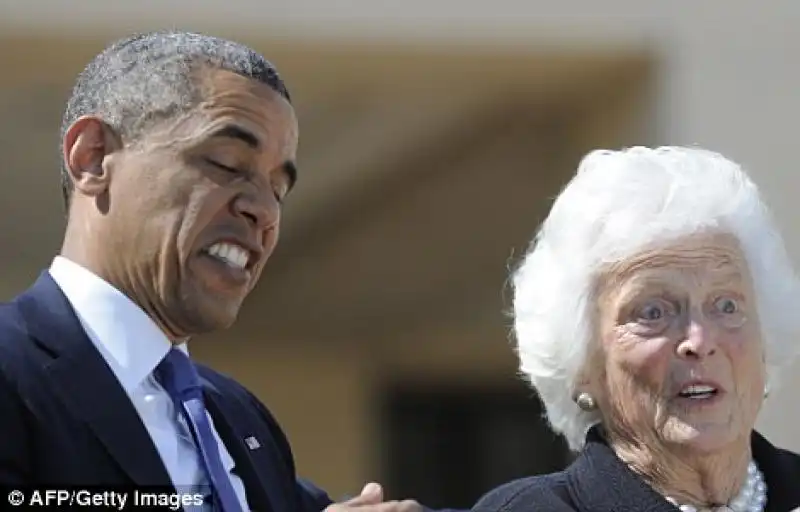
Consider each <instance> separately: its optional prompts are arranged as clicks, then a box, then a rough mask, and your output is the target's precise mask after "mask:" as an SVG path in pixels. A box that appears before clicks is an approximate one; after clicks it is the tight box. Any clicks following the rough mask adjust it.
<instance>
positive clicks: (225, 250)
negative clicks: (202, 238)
mask: <svg viewBox="0 0 800 512" xmlns="http://www.w3.org/2000/svg"><path fill="white" fill-rule="evenodd" d="M208 254H210V255H211V256H214V257H215V258H217V259H219V260H222V261H224V262H225V263H227V264H228V265H230V266H231V267H233V268H238V269H243V268H245V267H246V266H247V260H248V259H250V255H249V254H248V252H247V251H246V250H245V249H242V248H241V247H239V246H238V245H233V244H228V243H218V244H214V245H212V246H211V247H209V248H208Z"/></svg>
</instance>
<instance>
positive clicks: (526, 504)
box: [472, 472, 576, 512]
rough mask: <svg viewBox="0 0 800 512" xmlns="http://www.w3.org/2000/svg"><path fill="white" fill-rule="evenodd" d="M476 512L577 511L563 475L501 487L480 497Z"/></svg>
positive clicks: (543, 476)
mask: <svg viewBox="0 0 800 512" xmlns="http://www.w3.org/2000/svg"><path fill="white" fill-rule="evenodd" d="M472 510H473V511H475V512H526V511H535V510H549V511H553V512H567V511H572V510H576V509H575V505H574V504H573V503H572V500H571V499H570V497H569V493H568V492H567V476H566V473H564V472H559V473H550V474H547V475H538V476H531V477H526V478H520V479H518V480H513V481H511V482H508V483H506V484H503V485H501V486H499V487H496V488H495V489H492V490H491V491H489V492H487V493H486V494H484V495H483V497H481V498H480V499H479V500H478V502H477V503H476V504H475V506H474V507H472Z"/></svg>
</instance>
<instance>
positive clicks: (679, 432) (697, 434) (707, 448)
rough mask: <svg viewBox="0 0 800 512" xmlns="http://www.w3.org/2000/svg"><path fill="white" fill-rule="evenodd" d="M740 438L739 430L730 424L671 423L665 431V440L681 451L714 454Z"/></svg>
mask: <svg viewBox="0 0 800 512" xmlns="http://www.w3.org/2000/svg"><path fill="white" fill-rule="evenodd" d="M738 437H739V431H738V429H736V428H734V427H733V425H732V424H731V423H730V422H726V423H720V422H705V423H689V422H685V421H674V422H670V424H668V425H667V426H666V428H665V431H664V440H665V441H666V442H667V443H668V444H670V445H672V446H674V447H676V448H678V449H681V450H689V451H691V452H694V453H697V452H701V453H713V452H716V451H719V450H723V449H725V447H727V446H729V445H730V444H731V443H732V442H734V441H735V440H736V439H737V438H738Z"/></svg>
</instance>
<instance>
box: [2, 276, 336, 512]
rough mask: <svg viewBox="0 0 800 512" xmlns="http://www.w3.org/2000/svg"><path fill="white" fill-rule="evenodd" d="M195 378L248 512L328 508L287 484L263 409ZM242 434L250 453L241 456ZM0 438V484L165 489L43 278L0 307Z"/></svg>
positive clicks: (117, 389) (122, 399)
mask: <svg viewBox="0 0 800 512" xmlns="http://www.w3.org/2000/svg"><path fill="white" fill-rule="evenodd" d="M199 371H200V376H201V378H202V380H203V387H204V392H205V397H206V402H207V406H208V409H209V412H210V413H211V415H212V417H213V418H214V423H215V425H216V427H217V430H218V432H219V435H220V437H221V438H222V439H223V441H224V442H225V446H226V447H227V448H228V450H229V451H230V453H231V456H232V457H233V458H234V460H235V463H236V471H237V474H238V475H239V477H240V478H241V479H242V481H243V482H244V485H245V488H246V490H247V498H248V501H249V503H250V506H251V507H252V509H253V510H256V511H271V512H296V511H308V512H311V511H314V512H317V511H320V510H323V509H324V508H325V507H326V506H328V505H329V504H330V503H331V500H330V498H329V497H328V495H327V494H326V493H325V492H324V491H322V490H321V489H319V488H317V487H315V486H314V485H312V484H311V483H309V482H306V481H302V480H298V479H297V478H296V475H295V468H294V462H293V459H292V452H291V449H290V447H289V443H288V442H287V440H286V438H285V437H284V434H283V432H282V431H281V429H280V427H279V426H278V424H277V422H276V421H275V419H274V418H273V417H272V416H271V415H270V413H269V411H268V410H267V409H266V408H265V407H264V406H263V405H262V404H261V403H260V402H259V401H258V400H257V399H256V398H255V397H254V396H253V395H252V394H250V393H249V392H248V391H247V390H246V389H244V388H243V387H242V386H240V385H239V384H237V383H236V382H234V381H233V380H231V379H230V378H228V377H225V376H223V375H220V374H219V373H216V372H214V371H213V370H210V369H208V368H205V367H201V368H200V370H199ZM250 436H253V437H255V438H256V439H257V440H258V441H259V444H260V447H257V448H255V449H250V448H248V446H247V445H246V444H245V442H244V440H245V439H246V438H248V437H250ZM0 440H2V441H1V442H0V484H8V485H10V484H38V485H54V486H55V485H77V486H82V485H130V484H133V485H137V484H138V485H171V483H170V477H169V474H168V473H167V470H166V468H165V467H164V465H163V463H162V462H161V458H160V457H159V455H158V452H157V450H156V448H155V446H154V444H153V442H152V440H151V439H150V437H149V435H148V433H147V430H146V429H145V427H144V425H143V424H142V422H141V420H140V418H139V416H138V414H137V413H136V410H135V409H134V408H133V405H132V404H131V402H130V400H129V399H128V397H127V395H126V394H125V392H124V390H123V388H122V386H121V385H120V384H119V383H118V382H117V380H116V378H115V376H114V374H113V373H112V372H111V369H110V368H109V367H108V366H107V365H106V362H105V360H104V359H103V358H102V356H101V355H100V353H99V352H98V351H97V350H96V348H95V347H94V345H93V344H92V342H91V341H90V340H89V338H88V337H87V336H86V334H85V333H84V331H83V328H82V327H81V325H80V323H79V321H78V319H77V317H76V316H75V314H74V312H73V310H72V308H71V306H70V304H69V302H68V301H67V299H66V297H65V296H64V295H63V294H62V292H61V290H60V289H59V288H58V286H57V285H56V283H55V282H54V281H53V279H52V278H51V277H50V275H49V274H48V273H44V274H42V276H41V277H40V278H39V279H38V280H37V282H36V283H35V284H34V285H33V287H32V288H31V289H29V290H28V291H27V292H25V293H24V294H22V295H21V296H19V297H17V298H16V299H14V300H13V301H12V302H11V303H8V304H2V305H0ZM251 444H252V443H251Z"/></svg>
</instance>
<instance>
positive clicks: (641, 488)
mask: <svg viewBox="0 0 800 512" xmlns="http://www.w3.org/2000/svg"><path fill="white" fill-rule="evenodd" d="M752 449H753V457H754V458H755V460H756V463H757V464H758V466H759V468H760V469H761V471H762V472H763V473H764V479H765V481H766V483H767V507H766V509H765V510H766V512H788V511H790V510H792V509H794V508H795V507H798V506H800V488H798V486H797V484H796V483H797V482H800V456H797V455H794V454H791V453H789V452H786V451H784V450H779V449H777V448H775V447H774V446H772V445H771V444H770V443H769V441H767V440H766V439H764V437H763V436H761V435H760V434H759V433H757V432H753V434H752ZM566 474H567V481H568V492H569V493H570V495H571V496H572V498H573V500H574V501H575V504H576V506H577V509H578V510H587V511H589V510H591V511H592V512H675V511H676V510H677V508H676V507H674V506H673V505H671V504H670V503H669V502H667V501H666V500H665V499H664V498H663V497H662V496H661V495H660V494H658V493H657V492H656V491H654V490H653V489H652V488H651V487H650V486H649V485H647V484H646V483H645V482H644V480H642V479H641V478H640V477H639V476H638V475H636V474H635V473H634V472H633V471H632V470H631V469H630V468H629V467H628V466H627V465H626V464H625V463H623V462H622V461H621V460H620V459H619V458H618V457H617V456H616V454H615V453H614V451H613V450H612V449H611V447H610V446H608V444H607V443H606V441H605V439H604V436H603V434H602V429H601V428H600V427H598V426H595V427H592V428H591V429H590V430H589V432H588V434H587V436H586V445H585V447H584V449H583V451H582V452H581V454H580V455H579V456H578V458H577V459H576V460H575V462H573V463H572V465H570V467H569V468H567V470H566ZM793 482H794V484H793Z"/></svg>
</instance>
